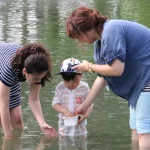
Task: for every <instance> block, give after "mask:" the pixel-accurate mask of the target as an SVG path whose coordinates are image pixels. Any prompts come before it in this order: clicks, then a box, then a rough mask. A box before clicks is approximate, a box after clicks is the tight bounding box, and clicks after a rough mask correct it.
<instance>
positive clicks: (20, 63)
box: [11, 43, 52, 86]
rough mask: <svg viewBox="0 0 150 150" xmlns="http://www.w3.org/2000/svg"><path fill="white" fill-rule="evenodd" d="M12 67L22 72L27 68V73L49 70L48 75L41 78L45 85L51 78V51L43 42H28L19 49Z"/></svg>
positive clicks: (42, 83)
mask: <svg viewBox="0 0 150 150" xmlns="http://www.w3.org/2000/svg"><path fill="white" fill-rule="evenodd" d="M11 64H12V67H13V68H14V69H15V68H17V69H19V70H20V72H22V70H23V68H26V71H27V73H29V74H32V73H42V72H45V71H47V73H46V76H45V77H44V78H43V79H42V80H41V85H42V86H44V85H45V81H50V80H51V69H52V61H51V58H50V53H49V51H48V50H47V49H45V48H44V47H43V46H42V45H41V44H38V43H32V44H26V45H24V46H23V47H22V48H20V49H18V51H17V52H16V54H15V56H14V57H13V59H12V62H11Z"/></svg>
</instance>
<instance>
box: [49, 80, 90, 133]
mask: <svg viewBox="0 0 150 150" xmlns="http://www.w3.org/2000/svg"><path fill="white" fill-rule="evenodd" d="M89 91H90V89H89V86H88V84H87V83H85V82H83V81H80V84H79V85H78V86H77V87H76V88H75V89H74V90H69V89H68V88H67V87H66V86H65V84H64V82H60V83H59V84H58V85H57V87H56V91H55V96H54V98H53V102H52V106H53V105H55V104H60V105H61V106H62V107H63V108H66V109H68V110H69V111H70V112H72V113H73V114H74V112H75V110H76V108H77V107H78V106H79V105H81V104H82V102H83V101H84V100H85V98H86V97H87V95H88V93H89ZM86 124H87V120H84V121H83V122H82V123H81V124H79V125H77V126H71V127H66V126H65V125H64V120H63V114H62V113H59V122H58V128H59V129H58V132H59V134H61V135H64V136H77V135H84V134H86V133H87V130H86Z"/></svg>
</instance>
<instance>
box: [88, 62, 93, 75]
mask: <svg viewBox="0 0 150 150" xmlns="http://www.w3.org/2000/svg"><path fill="white" fill-rule="evenodd" d="M91 66H92V63H89V65H88V72H90V73H94V72H93V70H92V68H91Z"/></svg>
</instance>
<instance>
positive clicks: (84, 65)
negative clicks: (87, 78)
mask: <svg viewBox="0 0 150 150" xmlns="http://www.w3.org/2000/svg"><path fill="white" fill-rule="evenodd" d="M89 64H90V63H89V62H88V61H87V60H83V61H82V63H81V64H80V65H76V66H73V67H72V69H75V70H76V71H77V72H80V71H81V72H88V71H89Z"/></svg>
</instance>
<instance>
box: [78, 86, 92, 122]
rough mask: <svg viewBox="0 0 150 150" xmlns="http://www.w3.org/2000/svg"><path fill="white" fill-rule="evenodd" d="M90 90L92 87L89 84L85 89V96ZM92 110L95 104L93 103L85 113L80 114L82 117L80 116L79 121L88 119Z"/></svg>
mask: <svg viewBox="0 0 150 150" xmlns="http://www.w3.org/2000/svg"><path fill="white" fill-rule="evenodd" d="M89 92H90V88H89V85H88V84H87V86H86V90H85V98H86V97H87V95H88V94H89ZM92 110H93V104H91V105H90V106H89V107H88V109H87V110H86V112H85V113H84V114H79V116H80V117H79V120H78V123H81V122H82V121H83V120H85V119H87V118H88V117H89V115H90V114H91V112H92Z"/></svg>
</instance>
